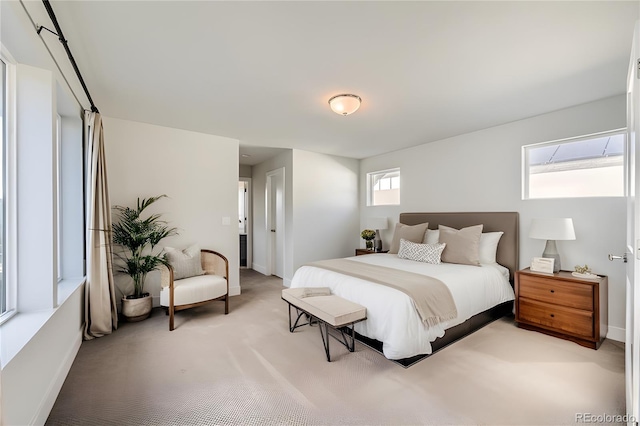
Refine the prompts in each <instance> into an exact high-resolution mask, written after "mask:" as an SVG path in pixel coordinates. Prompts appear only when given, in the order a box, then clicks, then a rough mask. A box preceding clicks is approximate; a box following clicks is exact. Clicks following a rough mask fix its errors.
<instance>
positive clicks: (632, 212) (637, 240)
mask: <svg viewBox="0 0 640 426" xmlns="http://www.w3.org/2000/svg"><path fill="white" fill-rule="evenodd" d="M639 126H640V21H637V22H636V25H635V28H634V31H633V41H632V47H631V58H630V61H629V71H628V74H627V170H626V176H627V185H628V186H627V188H626V190H627V194H626V195H627V232H626V234H627V237H626V246H627V247H626V252H627V256H628V262H627V265H626V299H627V300H626V305H627V306H626V318H625V321H626V324H625V328H626V330H625V331H626V336H625V388H626V389H625V393H626V414H627V415H628V416H629V418H628V419H627V424H628V425H637V424H638V423H637V419H638V416H639V415H640V313H638V312H636V310H637V309H638V307H640V274H639V272H640V252H638V249H639V245H640V206H639V205H638V199H637V196H638V190H639V189H640V186H639V185H640V174H638V170H637V166H638V164H639V163H638V161H640V149H639V148H640V146H639V143H640V138H639V135H638V132H639V131H640V129H639Z"/></svg>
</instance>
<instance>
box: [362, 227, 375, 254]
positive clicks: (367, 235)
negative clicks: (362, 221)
mask: <svg viewBox="0 0 640 426" xmlns="http://www.w3.org/2000/svg"><path fill="white" fill-rule="evenodd" d="M360 236H361V237H362V238H363V239H364V240H365V241H366V247H367V250H373V239H374V238H375V237H376V231H374V230H373V229H365V230H363V231H362V232H361V233H360Z"/></svg>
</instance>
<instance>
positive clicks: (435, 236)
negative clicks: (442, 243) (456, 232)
mask: <svg viewBox="0 0 640 426" xmlns="http://www.w3.org/2000/svg"><path fill="white" fill-rule="evenodd" d="M502 234H504V232H483V233H482V235H481V236H480V247H479V249H478V250H479V253H478V255H479V256H478V257H479V258H480V263H485V264H489V263H496V252H497V251H498V243H499V242H500V238H501V237H502ZM439 240H440V231H439V230H437V229H427V233H426V234H425V236H424V241H423V243H424V244H437V243H438V241H439Z"/></svg>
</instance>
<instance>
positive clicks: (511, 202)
mask: <svg viewBox="0 0 640 426" xmlns="http://www.w3.org/2000/svg"><path fill="white" fill-rule="evenodd" d="M624 127H626V98H625V96H623V95H621V96H617V97H612V98H607V99H603V100H600V101H597V102H592V103H589V104H584V105H579V106H576V107H573V108H568V109H564V110H561V111H555V112H551V113H548V114H543V115H540V116H537V117H533V118H529V119H526V120H521V121H516V122H513V123H509V124H505V125H502V126H497V127H493V128H490V129H486V130H482V131H478V132H474V133H469V134H465V135H460V136H456V137H452V138H449V139H445V140H441V141H437V142H433V143H428V144H424V145H420V146H418V147H414V148H410V149H405V150H401V151H396V152H392V153H389V154H385V155H380V156H376V157H372V158H368V159H365V160H362V162H361V165H360V185H361V186H360V187H361V188H362V191H361V194H360V205H361V206H362V208H361V214H360V219H361V223H364V222H363V221H364V219H365V218H366V217H370V216H387V217H389V218H390V229H388V230H386V231H381V232H382V238H383V240H384V241H385V246H386V247H388V246H389V244H390V241H391V238H392V237H393V231H392V230H393V226H394V224H395V223H396V222H397V220H398V215H399V214H400V213H401V212H412V211H413V212H419V211H430V212H446V211H517V212H519V213H520V268H525V267H527V266H529V264H530V262H531V258H532V257H534V256H540V255H541V253H542V251H543V249H544V241H540V240H532V239H530V238H528V237H527V235H528V232H529V226H530V223H531V219H532V218H534V217H571V218H573V222H574V226H575V230H576V237H577V238H576V240H575V241H560V242H558V250H559V251H560V254H561V261H562V265H563V269H569V270H573V267H574V266H575V265H578V264H580V265H584V264H585V263H586V264H588V265H589V266H590V267H591V268H592V270H593V271H594V272H595V273H598V274H603V275H608V276H609V325H610V329H609V336H608V337H609V338H613V339H616V340H624V327H625V312H624V311H625V268H624V264H622V263H614V262H609V261H608V260H607V255H608V254H609V253H613V254H620V253H622V252H624V250H625V232H626V230H625V229H626V228H625V221H626V216H625V215H626V204H625V199H624V198H575V199H548V200H522V199H521V164H520V158H521V147H522V146H523V145H526V144H531V143H537V142H545V141H552V140H556V139H562V138H567V137H572V136H580V135H587V134H591V133H596V132H601V131H607V130H613V129H619V128H624ZM392 167H400V173H401V182H402V184H401V185H402V186H401V205H400V206H379V207H367V206H366V174H367V173H368V172H373V171H377V170H382V169H388V168H392Z"/></svg>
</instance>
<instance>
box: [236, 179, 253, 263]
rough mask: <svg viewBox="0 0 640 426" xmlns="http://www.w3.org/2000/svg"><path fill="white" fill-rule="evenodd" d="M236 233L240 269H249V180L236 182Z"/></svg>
mask: <svg viewBox="0 0 640 426" xmlns="http://www.w3.org/2000/svg"><path fill="white" fill-rule="evenodd" d="M238 227H239V229H238V231H239V233H240V268H251V263H252V256H251V254H252V241H253V239H252V238H251V178H244V177H241V178H240V179H239V181H238Z"/></svg>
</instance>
